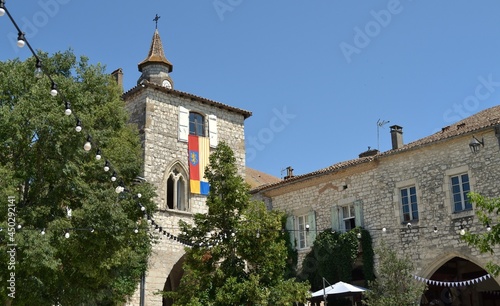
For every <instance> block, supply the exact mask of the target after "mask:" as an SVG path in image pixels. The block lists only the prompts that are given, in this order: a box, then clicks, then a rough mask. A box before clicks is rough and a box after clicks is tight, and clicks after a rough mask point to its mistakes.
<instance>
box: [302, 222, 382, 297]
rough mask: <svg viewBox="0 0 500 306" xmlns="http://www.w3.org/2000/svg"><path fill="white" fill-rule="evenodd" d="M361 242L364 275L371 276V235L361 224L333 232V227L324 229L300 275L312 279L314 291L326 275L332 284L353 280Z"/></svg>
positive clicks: (307, 257)
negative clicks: (343, 231)
mask: <svg viewBox="0 0 500 306" xmlns="http://www.w3.org/2000/svg"><path fill="white" fill-rule="evenodd" d="M358 234H361V238H358ZM360 243H361V246H362V249H363V254H362V256H363V261H362V262H363V273H364V274H365V279H367V280H372V279H373V249H372V246H371V236H370V233H369V232H368V231H366V230H363V229H360V228H356V229H354V230H352V231H348V232H346V233H338V232H332V231H331V230H330V229H328V230H325V231H323V232H321V233H320V234H319V235H318V236H317V237H316V240H314V244H313V246H312V248H311V251H310V252H309V253H308V254H307V255H306V257H305V258H304V261H303V263H302V271H301V274H300V275H299V277H300V278H301V279H307V280H309V282H310V283H311V286H312V290H313V291H316V290H319V289H321V288H323V278H325V279H327V280H328V281H329V282H331V283H332V284H333V283H336V282H338V281H344V282H350V281H351V279H352V268H353V265H354V261H355V260H356V258H357V256H358V249H359V245H360Z"/></svg>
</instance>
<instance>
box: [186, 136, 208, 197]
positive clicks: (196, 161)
mask: <svg viewBox="0 0 500 306" xmlns="http://www.w3.org/2000/svg"><path fill="white" fill-rule="evenodd" d="M209 155H210V142H209V139H208V138H207V137H199V136H196V135H189V139H188V158H189V186H190V188H191V193H196V194H203V195H207V194H208V192H209V191H210V186H209V184H208V181H207V179H206V178H205V168H206V167H207V165H208V157H209Z"/></svg>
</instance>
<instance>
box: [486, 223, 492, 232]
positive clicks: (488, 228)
mask: <svg viewBox="0 0 500 306" xmlns="http://www.w3.org/2000/svg"><path fill="white" fill-rule="evenodd" d="M486 231H488V232H491V226H490V224H489V223H486Z"/></svg>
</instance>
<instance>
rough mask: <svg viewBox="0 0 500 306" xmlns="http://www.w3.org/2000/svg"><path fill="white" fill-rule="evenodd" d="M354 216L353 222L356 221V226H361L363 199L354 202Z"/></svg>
mask: <svg viewBox="0 0 500 306" xmlns="http://www.w3.org/2000/svg"><path fill="white" fill-rule="evenodd" d="M354 216H355V219H354V222H355V223H356V226H359V227H363V225H364V220H363V201H361V200H357V201H355V202H354Z"/></svg>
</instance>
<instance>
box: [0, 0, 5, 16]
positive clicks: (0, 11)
mask: <svg viewBox="0 0 500 306" xmlns="http://www.w3.org/2000/svg"><path fill="white" fill-rule="evenodd" d="M3 15H5V0H0V17H1V16H3Z"/></svg>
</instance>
